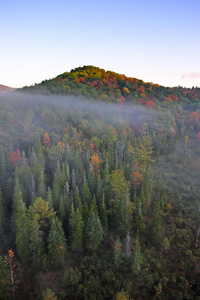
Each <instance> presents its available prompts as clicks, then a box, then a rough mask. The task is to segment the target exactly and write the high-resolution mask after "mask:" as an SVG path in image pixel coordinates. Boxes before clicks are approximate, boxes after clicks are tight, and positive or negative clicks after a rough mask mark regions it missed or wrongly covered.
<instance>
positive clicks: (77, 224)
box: [71, 208, 84, 252]
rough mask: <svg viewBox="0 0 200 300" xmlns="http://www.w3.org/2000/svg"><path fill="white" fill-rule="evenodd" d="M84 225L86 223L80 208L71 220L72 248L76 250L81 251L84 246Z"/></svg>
mask: <svg viewBox="0 0 200 300" xmlns="http://www.w3.org/2000/svg"><path fill="white" fill-rule="evenodd" d="M83 227H84V223H83V220H82V216H81V213H80V211H79V208H77V210H76V211H75V212H74V213H73V215H72V220H71V231H72V245H71V247H72V250H73V251H75V252H78V251H81V250H82V248H83Z"/></svg>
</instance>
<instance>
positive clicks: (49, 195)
mask: <svg viewBox="0 0 200 300" xmlns="http://www.w3.org/2000/svg"><path fill="white" fill-rule="evenodd" d="M47 202H49V207H50V208H52V206H53V203H52V194H51V189H50V187H48V191H47Z"/></svg>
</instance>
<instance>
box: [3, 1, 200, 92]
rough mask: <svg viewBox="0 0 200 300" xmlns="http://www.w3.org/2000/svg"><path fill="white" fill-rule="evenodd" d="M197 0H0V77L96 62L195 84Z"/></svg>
mask: <svg viewBox="0 0 200 300" xmlns="http://www.w3.org/2000/svg"><path fill="white" fill-rule="evenodd" d="M199 16H200V0H143V1H139V0H137V1H135V0H123V1H121V0H115V1H114V0H106V1H105V0H101V1H95V0H92V1H89V0H84V1H76V0H71V1H67V0H63V1H61V0H55V1H52V0H48V1H47V0H34V1H31V0H30V1H27V0H26V1H25V0H24V1H22V0H7V1H3V0H0V84H4V85H8V86H11V87H22V86H24V85H32V84H35V83H39V82H41V81H42V80H45V79H50V78H53V77H55V76H57V75H59V74H61V73H64V72H66V71H70V70H71V69H73V68H76V67H79V66H83V65H94V66H97V67H100V68H103V69H105V70H111V71H115V72H118V73H120V74H125V75H127V76H130V77H136V78H139V79H142V80H144V81H152V82H153V83H159V84H162V85H165V86H177V85H181V86H187V87H192V86H199V87H200V17H199Z"/></svg>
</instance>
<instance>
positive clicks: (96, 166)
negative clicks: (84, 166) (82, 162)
mask: <svg viewBox="0 0 200 300" xmlns="http://www.w3.org/2000/svg"><path fill="white" fill-rule="evenodd" d="M100 163H101V160H100V158H99V156H98V155H97V154H96V153H94V154H93V155H92V156H91V164H92V169H93V172H94V176H95V178H96V179H97V176H98V172H99V167H100Z"/></svg>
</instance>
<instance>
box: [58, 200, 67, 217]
mask: <svg viewBox="0 0 200 300" xmlns="http://www.w3.org/2000/svg"><path fill="white" fill-rule="evenodd" d="M58 215H59V218H60V220H61V222H63V221H64V218H65V207H64V203H63V196H62V195H61V196H60V203H59V209H58Z"/></svg>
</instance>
